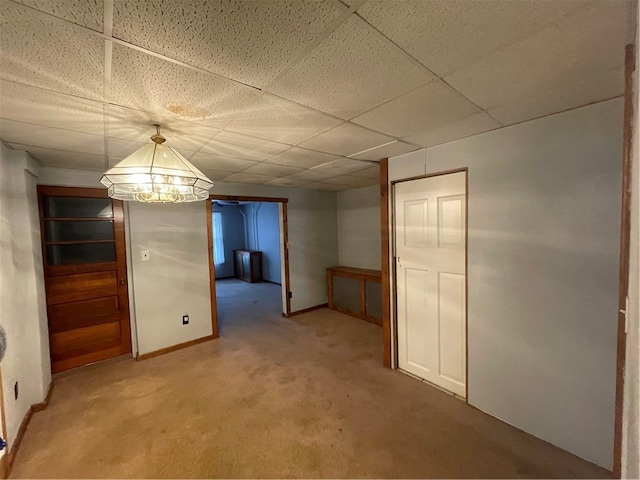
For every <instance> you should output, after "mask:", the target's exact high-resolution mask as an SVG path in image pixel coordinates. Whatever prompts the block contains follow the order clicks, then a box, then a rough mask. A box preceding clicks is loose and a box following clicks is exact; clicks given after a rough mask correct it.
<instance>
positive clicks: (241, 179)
mask: <svg viewBox="0 0 640 480" xmlns="http://www.w3.org/2000/svg"><path fill="white" fill-rule="evenodd" d="M275 178H276V177H272V176H267V175H253V174H251V173H244V172H240V173H234V174H233V175H231V176H229V177H227V178H225V182H231V183H253V184H262V183H267V182H270V181H272V180H275Z"/></svg>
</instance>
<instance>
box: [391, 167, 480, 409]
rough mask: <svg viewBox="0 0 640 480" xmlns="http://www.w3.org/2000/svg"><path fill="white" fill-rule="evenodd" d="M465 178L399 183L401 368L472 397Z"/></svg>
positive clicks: (396, 283)
mask: <svg viewBox="0 0 640 480" xmlns="http://www.w3.org/2000/svg"><path fill="white" fill-rule="evenodd" d="M466 181H467V180H466V171H464V170H463V171H456V172H443V173H439V174H434V175H429V176H425V177H422V178H418V179H410V180H406V181H399V182H394V183H393V221H392V228H393V251H394V254H393V257H394V259H393V260H394V261H393V290H394V293H395V296H394V303H395V306H396V309H395V322H394V323H395V332H394V333H395V339H396V345H395V352H396V365H397V366H398V368H399V369H400V370H403V371H405V372H407V373H409V374H411V375H414V376H417V377H419V378H421V379H423V380H424V381H426V382H428V383H431V384H433V385H435V386H437V387H439V388H442V389H444V390H447V391H449V392H451V393H453V394H455V395H457V396H459V397H462V398H466V397H467V385H468V381H467V216H466V211H467V185H466Z"/></svg>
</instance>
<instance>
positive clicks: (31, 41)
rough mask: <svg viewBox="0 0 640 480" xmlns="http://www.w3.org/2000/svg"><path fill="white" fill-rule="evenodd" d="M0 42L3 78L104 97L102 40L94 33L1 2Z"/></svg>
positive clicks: (73, 93)
mask: <svg viewBox="0 0 640 480" xmlns="http://www.w3.org/2000/svg"><path fill="white" fill-rule="evenodd" d="M0 45H2V48H1V49H0V72H1V73H0V75H1V76H2V78H3V79H5V80H11V81H14V82H19V83H24V84H27V85H33V86H36V87H42V88H46V89H49V90H54V91H56V92H61V93H69V94H72V95H77V96H81V97H84V98H90V99H96V100H102V98H103V70H104V40H103V39H102V38H100V37H99V36H98V35H96V34H95V33H94V32H89V31H88V30H86V29H84V28H82V27H79V26H76V25H72V24H70V23H67V22H64V21H61V20H59V19H55V18H53V17H51V16H49V15H45V14H42V13H39V12H38V11H36V10H33V9H30V8H26V7H23V6H20V5H17V4H15V3H13V2H8V1H3V2H0ZM80 47H81V48H82V55H78V54H77V52H78V48H80Z"/></svg>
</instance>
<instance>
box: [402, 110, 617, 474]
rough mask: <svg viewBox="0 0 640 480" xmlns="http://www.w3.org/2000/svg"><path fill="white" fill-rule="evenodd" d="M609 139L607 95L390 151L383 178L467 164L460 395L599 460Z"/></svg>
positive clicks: (608, 421) (609, 354) (606, 325)
mask: <svg viewBox="0 0 640 480" xmlns="http://www.w3.org/2000/svg"><path fill="white" fill-rule="evenodd" d="M621 144H622V101H621V99H616V100H612V101H608V102H603V103H599V104H596V105H591V106H588V107H584V108H580V109H576V110H573V111H569V112H565V113H562V114H558V115H553V116H549V117H545V118H542V119H539V120H534V121H531V122H526V123H523V124H519V125H515V126H512V127H507V128H503V129H500V130H496V131H493V132H489V133H485V134H481V135H477V136H474V137H470V138H467V139H463V140H459V141H456V142H452V143H448V144H445V145H440V146H437V147H433V148H429V149H426V150H422V151H419V152H415V153H413V154H407V155H403V156H400V157H395V158H393V159H391V160H390V175H392V177H394V178H408V177H410V176H412V175H415V174H424V173H425V172H426V173H432V172H438V171H445V170H450V169H453V168H457V167H464V166H468V167H469V174H468V175H469V176H468V181H469V190H468V194H469V209H468V226H469V237H468V242H469V246H468V285H469V287H468V348H469V370H468V383H469V396H468V399H469V403H470V404H471V405H474V406H476V407H477V408H479V409H480V410H483V411H485V412H487V413H490V414H491V415H493V416H496V417H498V418H500V419H502V420H504V421H506V422H508V423H510V424H512V425H514V426H516V427H518V428H520V429H522V430H524V431H526V432H529V433H532V434H533V435H535V436H537V437H540V438H542V439H544V440H547V441H548V442H550V443H553V444H555V445H557V446H559V447H561V448H564V449H566V450H568V451H570V452H573V453H575V454H576V455H578V456H580V457H582V458H585V459H587V460H589V461H592V462H594V463H597V464H599V465H601V466H603V467H605V468H611V467H612V464H613V457H612V451H613V422H614V399H615V372H616V365H615V362H616V323H617V318H616V314H617V288H618V251H619V228H620V223H619V222H620V220H619V217H620V195H621V191H620V188H621V187H620V182H621V173H620V159H621V155H622V153H621ZM392 165H393V168H392V167H391V166H392ZM405 167H406V168H405Z"/></svg>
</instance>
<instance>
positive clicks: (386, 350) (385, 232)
mask: <svg viewBox="0 0 640 480" xmlns="http://www.w3.org/2000/svg"><path fill="white" fill-rule="evenodd" d="M380 247H381V252H380V254H381V255H380V258H381V260H382V264H381V265H380V271H381V277H382V295H381V296H382V350H383V353H382V364H383V365H384V366H385V367H387V368H391V288H390V284H389V159H387V158H384V159H382V160H381V161H380Z"/></svg>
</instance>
